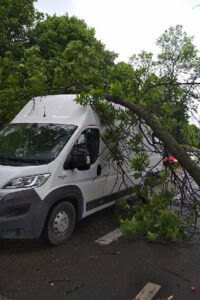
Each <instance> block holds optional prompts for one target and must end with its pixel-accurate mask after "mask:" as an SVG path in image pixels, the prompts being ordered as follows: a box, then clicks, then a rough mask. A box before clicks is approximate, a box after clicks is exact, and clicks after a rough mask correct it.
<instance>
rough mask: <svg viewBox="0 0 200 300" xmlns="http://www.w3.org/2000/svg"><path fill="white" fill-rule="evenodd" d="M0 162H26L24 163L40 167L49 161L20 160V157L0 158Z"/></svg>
mask: <svg viewBox="0 0 200 300" xmlns="http://www.w3.org/2000/svg"><path fill="white" fill-rule="evenodd" d="M0 161H2V162H6V163H7V162H9V161H11V162H17V163H18V162H19V163H20V162H24V163H31V164H34V165H39V164H45V163H48V161H47V160H35V159H29V158H19V157H0Z"/></svg>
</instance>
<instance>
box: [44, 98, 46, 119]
mask: <svg viewBox="0 0 200 300" xmlns="http://www.w3.org/2000/svg"><path fill="white" fill-rule="evenodd" d="M45 104H46V101H45V98H44V114H43V118H45V117H46V105H45Z"/></svg>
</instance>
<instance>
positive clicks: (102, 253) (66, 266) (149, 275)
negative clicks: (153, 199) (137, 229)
mask: <svg viewBox="0 0 200 300" xmlns="http://www.w3.org/2000/svg"><path fill="white" fill-rule="evenodd" d="M116 227H117V223H116V220H115V214H114V209H113V208H109V209H106V210H104V211H102V212H100V213H97V214H95V215H92V216H90V217H88V218H86V219H84V220H82V221H81V222H80V223H79V225H78V226H77V228H76V231H75V232H74V234H73V236H72V238H71V239H70V241H68V242H66V243H65V244H63V245H61V246H59V247H51V246H49V245H47V244H46V243H45V242H44V241H43V240H32V241H27V240H26V241H7V240H2V241H0V295H1V296H2V297H1V296H0V299H1V300H3V299H5V300H6V299H9V300H10V299H11V300H36V299H37V300H45V299H48V300H64V299H66V300H68V299H70V300H110V299H111V300H112V299H113V300H132V299H133V298H134V297H135V296H136V295H137V293H138V292H139V291H140V290H141V289H142V288H143V287H144V285H145V284H146V283H147V282H149V281H151V282H153V283H157V284H160V285H161V286H162V288H161V290H160V292H159V294H158V295H157V296H156V297H155V299H158V298H159V299H166V298H167V297H168V296H170V295H174V299H173V300H180V299H181V300H193V299H195V300H198V299H200V270H199V267H200V255H199V254H200V246H198V245H196V246H193V247H192V248H184V247H180V246H178V245H167V244H149V243H148V242H147V241H145V240H144V239H140V240H136V241H134V240H127V239H125V238H122V239H119V240H118V241H114V242H113V243H111V244H110V245H107V246H100V245H98V244H96V243H95V242H94V241H95V240H96V239H98V238H99V237H101V236H103V235H104V234H106V233H108V232H110V231H112V230H114V229H115V228H116ZM191 285H193V286H195V287H196V291H193V292H192V291H191V290H190V286H191Z"/></svg>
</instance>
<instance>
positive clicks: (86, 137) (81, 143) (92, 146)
mask: <svg viewBox="0 0 200 300" xmlns="http://www.w3.org/2000/svg"><path fill="white" fill-rule="evenodd" d="M99 141H100V135H99V130H98V129H96V128H88V129H86V130H84V131H83V132H82V133H81V135H80V136H79V138H78V140H77V141H76V143H75V145H74V147H78V148H82V149H87V150H88V151H89V153H90V159H91V164H93V163H95V161H96V160H97V158H98V155H99Z"/></svg>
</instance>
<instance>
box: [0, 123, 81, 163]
mask: <svg viewBox="0 0 200 300" xmlns="http://www.w3.org/2000/svg"><path fill="white" fill-rule="evenodd" d="M76 128H77V126H75V125H62V124H36V123H32V124H30V123H27V124H25V123H24V124H10V125H9V126H7V127H5V128H4V129H3V130H1V131H0V164H4V165H34V164H46V163H49V162H51V161H53V160H54V159H55V158H56V157H57V156H58V154H59V153H60V151H61V150H62V149H63V147H64V146H65V145H66V143H67V142H68V140H69V139H70V137H71V136H72V134H73V133H74V131H75V130H76Z"/></svg>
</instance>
